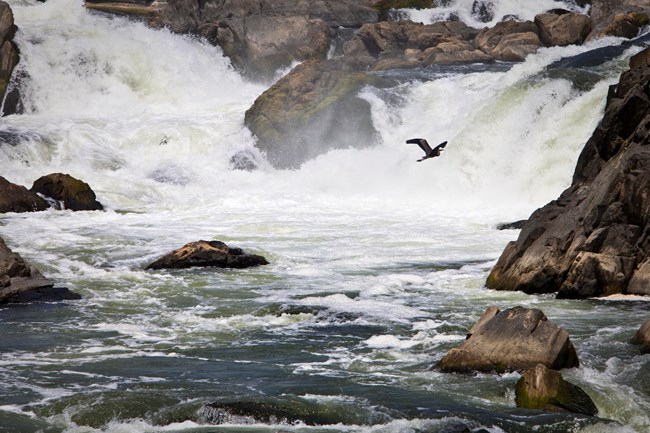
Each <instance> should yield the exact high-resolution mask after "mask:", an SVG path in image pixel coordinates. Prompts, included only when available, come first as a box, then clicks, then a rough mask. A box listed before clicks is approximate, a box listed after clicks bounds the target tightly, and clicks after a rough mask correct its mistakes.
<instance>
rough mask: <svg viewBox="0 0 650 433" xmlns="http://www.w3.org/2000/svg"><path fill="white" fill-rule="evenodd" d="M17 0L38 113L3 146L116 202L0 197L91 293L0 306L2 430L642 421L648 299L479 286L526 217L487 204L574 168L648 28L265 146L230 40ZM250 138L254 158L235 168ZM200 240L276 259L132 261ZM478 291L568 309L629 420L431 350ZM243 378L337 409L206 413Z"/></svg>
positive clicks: (405, 92) (243, 385) (404, 428)
mask: <svg viewBox="0 0 650 433" xmlns="http://www.w3.org/2000/svg"><path fill="white" fill-rule="evenodd" d="M470 3H471V2H470ZM10 4H11V6H12V8H13V10H14V14H15V20H16V23H17V25H18V26H19V29H20V30H19V32H18V34H17V36H16V40H17V43H18V44H19V46H20V49H21V63H20V66H19V67H20V69H21V71H22V72H24V73H25V74H27V76H28V77H29V79H28V80H27V82H26V85H25V88H24V91H23V93H24V97H25V103H26V112H25V113H24V114H21V115H12V116H8V117H5V118H3V119H2V122H0V131H4V132H9V133H11V134H12V136H17V137H19V138H20V139H19V143H17V144H15V145H6V144H3V145H2V146H0V175H2V176H4V177H6V178H7V179H8V180H10V181H12V182H14V183H18V184H23V185H25V186H28V187H29V186H31V183H32V182H33V181H34V180H35V179H37V178H38V177H40V176H42V175H44V174H47V173H51V172H64V173H69V174H71V175H73V176H75V177H77V178H80V179H83V180H84V181H86V182H88V183H89V184H90V185H91V187H92V188H93V189H94V190H95V192H96V193H97V197H98V200H99V201H101V202H102V203H103V204H104V205H105V207H106V208H107V210H106V211H105V212H78V213H73V212H69V211H53V210H50V211H46V212H39V213H34V214H7V215H3V216H2V218H0V235H1V236H2V237H3V238H4V239H5V240H6V241H7V243H8V244H9V245H10V246H11V248H13V249H14V251H17V252H19V253H20V254H21V255H23V256H24V257H25V258H27V259H28V260H30V261H31V262H32V263H34V264H35V265H36V266H37V267H38V268H39V269H40V270H41V271H42V272H43V273H44V274H45V275H47V276H48V277H50V278H52V279H54V280H56V281H57V282H58V283H59V284H61V285H65V286H67V287H69V288H71V289H73V290H74V291H77V292H79V293H81V294H82V295H83V299H82V300H81V301H77V302H72V303H69V304H62V305H46V306H28V307H25V308H10V309H2V310H0V323H1V324H2V327H3V330H4V334H3V336H1V337H0V341H2V344H1V345H0V346H1V347H2V348H1V349H0V353H2V357H1V358H0V379H2V380H0V395H1V396H4V397H0V421H2V422H0V426H1V425H4V426H5V427H4V428H5V429H6V430H7V431H11V432H14V431H15V432H21V433H22V432H28V431H47V432H50V431H52V432H59V431H61V432H70V433H82V432H83V433H87V432H110V433H118V432H152V431H169V432H181V431H182V432H187V431H191V432H203V431H232V432H236V431H264V432H266V431H269V432H270V431H277V430H291V431H296V432H298V431H300V432H303V431H309V432H320V431H354V432H391V433H392V432H410V431H432V432H437V431H443V432H444V431H449V430H450V429H451V427H453V425H454V423H457V422H464V423H467V424H468V425H470V426H471V428H473V429H476V428H479V427H485V428H487V429H488V431H490V432H493V433H496V432H526V433H530V432H533V431H535V432H538V431H542V432H554V431H568V430H573V431H577V432H581V433H600V432H620V431H623V432H630V433H641V432H643V431H646V430H647V428H648V427H649V426H650V420H649V418H648V416H647V413H648V411H649V410H650V400H648V397H647V392H646V391H645V390H646V389H647V378H646V377H645V373H644V372H645V371H647V361H646V360H645V359H644V358H643V357H641V356H638V355H637V354H636V352H634V350H635V349H634V348H632V347H629V345H627V344H625V343H624V341H625V339H626V338H627V337H626V336H627V334H629V333H631V332H632V331H633V329H634V327H635V326H636V327H638V323H637V322H639V323H640V321H639V317H641V316H642V313H643V311H645V309H646V308H647V307H646V305H647V304H646V303H645V302H643V301H639V300H632V301H630V300H626V301H555V300H554V299H552V298H550V297H545V296H540V297H537V296H527V295H524V294H521V293H502V292H493V291H488V290H486V289H485V288H484V281H485V278H486V275H487V272H488V271H489V269H490V267H491V266H492V265H493V263H494V261H495V260H496V259H497V258H498V256H499V254H500V253H501V251H502V250H503V248H504V246H505V245H506V244H507V242H508V241H510V240H512V239H513V238H514V237H515V236H516V235H517V232H516V231H497V230H495V228H494V227H495V224H496V223H499V222H505V221H513V220H516V219H520V218H525V217H527V216H528V215H529V214H530V212H531V211H532V210H534V209H535V208H537V207H539V206H541V205H543V204H545V203H546V202H548V201H549V200H552V199H554V198H556V197H557V196H558V195H559V193H560V192H561V191H562V190H563V189H564V188H566V187H567V186H568V185H569V184H570V181H571V176H572V173H573V168H574V165H575V162H576V159H577V157H578V154H579V152H580V150H581V148H582V147H583V145H584V143H585V142H586V140H587V139H588V138H589V136H590V134H591V132H592V131H593V129H594V127H595V126H596V125H597V123H598V121H599V119H600V118H601V116H602V111H603V107H604V102H605V97H606V94H607V90H608V86H609V85H611V84H613V83H615V82H616V81H617V79H618V75H619V74H620V72H621V70H623V68H624V67H625V63H626V59H627V58H628V57H629V56H630V55H631V54H632V53H633V52H634V50H635V49H631V50H630V51H628V52H627V53H625V54H624V55H623V56H622V57H621V58H619V59H615V60H614V61H612V62H609V63H608V64H607V66H606V67H605V68H603V69H602V70H600V71H597V72H598V74H599V76H598V77H599V78H598V80H596V81H597V82H596V83H595V84H594V85H593V86H590V87H588V88H587V89H585V88H583V87H580V86H575V85H574V84H573V83H572V81H571V80H570V79H569V78H566V77H562V76H560V77H553V76H551V75H549V74H548V73H547V70H548V69H547V66H548V65H550V64H551V63H553V62H554V61H556V60H558V59H560V58H562V57H567V56H571V55H575V54H578V53H580V52H583V51H584V50H586V49H590V48H595V47H598V46H603V45H606V44H610V43H615V42H616V41H614V40H600V41H597V42H592V43H591V44H590V45H588V46H587V47H565V48H545V49H541V50H540V51H539V53H537V54H535V55H533V56H530V57H529V58H528V59H527V60H526V62H524V63H521V64H517V65H507V64H505V65H504V64H500V65H497V67H494V68H487V70H480V71H479V70H474V69H472V68H466V69H461V70H438V71H425V73H426V74H429V75H428V78H427V79H426V80H422V79H421V78H420V79H418V78H416V77H415V76H413V77H408V76H407V77H406V78H405V79H404V80H402V82H403V84H401V85H399V86H397V87H395V88H393V89H376V88H372V87H368V88H365V89H363V90H362V91H361V92H360V94H359V97H361V98H364V99H365V100H367V101H368V102H369V103H370V104H371V107H372V121H373V124H374V125H375V128H376V129H377V133H378V143H377V145H376V146H374V147H370V148H364V149H342V150H335V151H330V152H327V153H325V154H323V155H321V156H319V157H317V158H315V159H313V160H311V161H308V162H306V163H305V164H304V165H303V166H302V167H300V169H297V170H276V169H274V168H273V167H271V166H270V165H269V164H267V163H266V162H265V160H264V155H262V154H260V153H259V152H258V151H257V150H256V148H255V138H254V137H253V136H252V135H251V134H250V132H249V131H248V130H247V128H246V127H245V126H244V124H243V119H244V113H245V111H246V110H247V109H248V108H249V107H250V106H251V105H252V103H253V102H254V100H255V98H256V97H257V96H259V95H260V94H261V93H262V92H263V91H264V90H265V89H266V88H267V86H268V83H256V82H251V81H248V80H246V79H244V78H242V77H241V76H240V75H239V74H238V73H237V72H236V71H235V70H234V69H233V68H232V67H231V65H230V63H229V61H228V59H227V58H225V57H224V56H223V54H222V52H221V50H220V49H219V48H217V47H213V46H211V45H209V44H207V43H205V41H201V40H197V39H194V38H190V37H185V36H180V35H174V34H171V33H170V32H168V31H166V30H152V29H149V28H147V27H146V26H144V25H143V24H141V23H137V22H132V21H129V20H127V19H124V18H120V17H107V16H104V15H101V14H95V13H89V12H88V11H86V10H84V8H83V7H82V6H81V4H80V2H79V1H76V0H48V1H47V2H45V3H39V2H36V1H31V0H28V1H22V0H21V1H17V0H12V1H11V2H10ZM550 4H551V3H549V2H540V3H539V4H537V3H535V4H534V5H531V2H520V1H514V0H513V1H507V2H506V1H504V2H500V3H499V6H498V8H499V9H498V13H497V15H499V16H501V15H505V14H507V13H518V14H520V15H522V16H524V17H529V16H534V14H535V13H537V12H540V11H541V10H543V9H544V8H546V7H547V6H549V5H550ZM552 4H553V5H555V2H552ZM465 6H467V5H465V2H464V0H463V1H459V2H456V3H455V6H454V7H455V8H457V9H463V10H465V9H466V7H465ZM438 12H445V11H444V10H443V11H438ZM409 13H412V14H416V12H414V11H410V12H409ZM445 13H446V12H445ZM413 16H415V15H413ZM495 19H497V18H495ZM468 20H469V18H468ZM415 136H421V137H425V138H427V139H428V140H429V142H431V143H434V142H441V141H444V140H447V141H448V142H449V144H448V146H447V148H446V151H445V152H444V153H443V155H442V156H441V157H440V158H436V159H434V160H429V161H425V162H422V163H416V162H415V161H416V160H417V159H418V158H419V157H420V156H421V155H420V154H421V150H420V149H419V148H418V147H417V146H414V145H408V144H406V143H405V140H406V139H408V138H412V137H415ZM240 151H246V152H250V153H251V154H252V155H253V156H254V157H255V159H256V161H257V162H258V163H259V169H258V170H255V171H252V172H247V171H238V170H232V169H231V167H230V163H229V161H230V158H231V157H232V156H233V155H234V154H236V153H237V152H240ZM198 239H207V240H210V239H219V240H222V241H225V242H227V243H228V244H231V245H234V246H239V247H243V248H244V249H246V250H248V251H251V252H255V253H259V254H263V255H264V256H266V257H267V258H268V259H269V261H270V262H271V264H270V265H269V266H266V267H260V268H256V269H251V270H246V271H218V272H214V271H210V270H197V271H180V272H151V271H145V270H144V267H145V266H146V264H148V263H149V262H151V261H153V260H155V259H156V258H158V257H159V256H160V255H161V254H162V253H165V252H167V251H169V250H171V249H174V248H178V247H180V246H181V245H183V244H184V243H186V242H190V241H195V240H198ZM489 305H499V306H500V307H503V308H507V307H509V306H514V305H523V306H528V307H536V308H541V309H542V310H543V311H544V312H545V314H546V315H547V316H548V317H549V318H551V319H553V320H555V321H557V322H558V323H559V324H560V325H562V326H565V327H566V328H567V329H568V330H569V332H570V335H571V337H572V340H573V341H574V344H575V345H576V347H577V348H578V352H579V354H580V356H581V362H582V367H581V368H580V369H576V370H575V371H572V372H569V373H568V376H569V377H570V379H572V380H573V381H574V382H576V383H578V384H580V385H581V386H583V387H585V388H586V389H587V390H588V391H589V392H591V393H592V394H594V395H596V397H595V400H596V404H597V405H598V406H599V408H600V409H601V416H603V418H610V419H613V420H615V421H616V422H618V423H619V424H613V425H612V424H609V423H608V422H604V421H603V422H594V421H593V420H585V419H582V418H580V417H577V418H574V417H573V416H570V415H568V416H567V415H557V416H548V417H546V416H542V415H538V414H531V413H528V412H525V413H523V412H516V411H515V409H513V407H514V398H513V395H512V387H513V385H514V382H515V381H516V380H517V378H518V375H517V373H513V374H509V375H503V376H496V375H479V376H478V377H472V378H466V377H460V376H456V375H445V374H442V373H439V372H436V371H431V370H430V367H431V365H433V364H434V363H435V361H436V360H437V359H440V357H442V355H443V354H444V353H445V351H446V350H448V349H449V348H451V347H453V346H454V345H456V344H458V342H460V341H462V339H463V338H464V335H465V333H466V330H467V328H468V327H469V326H471V325H472V324H473V323H474V321H475V320H476V319H477V318H478V317H479V316H480V314H481V313H482V312H483V310H484V309H485V308H486V307H487V306H489ZM596 307H597V308H598V311H599V314H598V315H597V317H594V314H593V308H596ZM613 324H615V325H613ZM251 398H258V399H269V401H277V400H282V399H286V398H297V399H301V401H307V402H310V403H314V402H315V404H317V405H320V406H322V407H331V408H336V410H335V412H341V414H342V415H341V416H342V418H341V421H340V422H339V423H337V424H336V425H332V426H326V427H322V428H314V427H309V426H305V425H298V426H286V425H280V426H266V425H259V424H258V425H253V426H248V425H243V424H241V423H237V422H235V423H231V424H228V425H226V426H219V427H217V426H213V425H211V424H210V422H209V420H208V418H207V417H206V414H205V409H204V405H205V404H208V403H211V402H213V401H217V400H220V399H240V400H246V399H251ZM343 409H345V410H343ZM348 412H350V413H348ZM343 415H345V416H347V418H346V417H344V416H343ZM445 429H447V430H445ZM0 430H2V427H0Z"/></svg>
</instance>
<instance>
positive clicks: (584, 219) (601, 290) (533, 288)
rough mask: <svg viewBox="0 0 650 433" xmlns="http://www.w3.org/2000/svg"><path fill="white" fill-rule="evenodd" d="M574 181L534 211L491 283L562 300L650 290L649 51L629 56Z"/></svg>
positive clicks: (506, 253) (506, 288) (504, 288)
mask: <svg viewBox="0 0 650 433" xmlns="http://www.w3.org/2000/svg"><path fill="white" fill-rule="evenodd" d="M630 66H631V68H630V69H629V70H628V71H626V72H624V73H623V74H622V75H621V78H620V81H619V84H618V85H616V86H613V87H612V88H611V91H610V93H609V96H608V99H607V105H606V107H605V114H604V116H603V119H602V121H601V122H600V124H599V125H598V126H597V127H596V130H595V131H594V133H593V135H592V136H591V138H590V139H589V141H588V142H587V144H586V145H585V147H584V149H583V151H582V152H581V154H580V156H579V158H578V162H577V165H576V170H575V173H574V176H573V182H572V185H571V186H570V187H569V188H568V189H566V190H565V191H564V192H563V193H562V194H561V196H560V197H559V198H558V199H557V200H554V201H552V202H551V203H549V204H547V205H546V206H544V207H543V208H541V209H538V210H537V211H535V212H534V213H533V214H532V215H531V217H530V218H529V220H528V221H527V222H526V224H525V225H524V227H523V228H522V230H521V233H520V234H519V238H518V239H517V240H516V241H515V242H511V243H509V244H508V245H507V246H506V248H505V250H504V252H503V253H502V255H501V257H500V258H499V260H498V261H497V263H496V265H495V266H494V268H493V269H492V272H491V273H490V275H489V277H488V279H487V286H488V288H491V289H496V290H521V291H524V292H526V293H551V292H558V295H557V296H558V297H559V298H586V297H593V296H607V295H611V294H615V293H624V294H640V295H650V146H648V144H650V96H649V95H650V92H649V91H648V85H649V84H650V49H646V50H644V51H642V52H641V53H639V54H637V55H636V56H634V57H633V58H632V59H631V60H630Z"/></svg>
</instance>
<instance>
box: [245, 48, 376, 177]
mask: <svg viewBox="0 0 650 433" xmlns="http://www.w3.org/2000/svg"><path fill="white" fill-rule="evenodd" d="M373 82H377V78H375V77H372V76H370V75H368V74H367V73H365V72H362V71H360V70H359V67H358V66H357V65H355V64H353V63H350V62H347V61H345V60H344V59H341V58H339V59H333V60H329V61H319V60H312V61H308V62H304V63H302V64H301V65H299V66H298V67H296V68H294V70H293V71H292V72H291V73H290V74H288V75H286V76H285V77H283V78H282V79H280V80H279V81H278V82H277V83H276V84H275V85H273V86H272V87H271V88H269V89H268V90H267V91H265V92H264V93H263V94H262V95H261V96H260V97H258V98H257V100H256V101H255V103H254V104H253V106H252V107H251V108H250V109H249V110H248V111H246V116H245V123H246V126H248V128H249V129H250V130H251V131H252V132H253V133H254V134H255V135H256V136H257V139H258V141H257V146H258V148H259V149H260V150H261V151H262V152H264V153H265V154H266V157H267V159H268V161H269V162H270V163H271V164H273V165H274V166H276V167H280V168H295V167H298V166H299V165H300V164H302V163H303V162H304V161H306V160H308V159H311V158H313V157H315V156H317V155H319V154H321V153H324V152H326V151H327V150H329V149H333V148H340V147H348V146H359V145H364V144H365V145H368V144H369V143H372V139H373V134H374V132H375V130H374V128H373V126H372V123H371V120H370V104H369V103H368V102H367V101H364V100H362V99H360V98H358V97H357V96H356V95H357V93H358V91H359V90H360V89H361V88H362V87H363V86H364V85H366V84H369V83H373Z"/></svg>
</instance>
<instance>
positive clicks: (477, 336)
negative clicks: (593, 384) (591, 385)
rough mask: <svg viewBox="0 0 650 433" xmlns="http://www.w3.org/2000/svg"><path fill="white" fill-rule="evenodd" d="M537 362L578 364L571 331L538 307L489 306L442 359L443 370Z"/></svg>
mask: <svg viewBox="0 0 650 433" xmlns="http://www.w3.org/2000/svg"><path fill="white" fill-rule="evenodd" d="M537 364H543V365H545V366H547V367H548V368H553V369H560V368H571V367H577V366H578V355H577V354H576V350H575V348H574V347H573V344H572V343H571V340H570V339H569V334H568V332H567V331H566V330H565V329H564V328H560V327H558V326H557V325H555V324H554V323H553V322H551V321H549V320H548V319H547V318H546V316H545V315H544V313H542V312H541V311H540V310H538V309H527V308H522V307H515V308H510V309H507V310H504V311H500V310H499V309H498V308H496V307H490V308H488V309H487V310H486V311H485V313H484V315H483V317H481V319H480V320H479V322H478V323H477V324H476V325H475V326H474V327H473V328H472V329H471V331H470V335H469V336H468V338H467V340H466V341H465V342H464V343H463V344H462V345H461V346H459V347H457V348H453V349H451V350H450V351H449V352H448V353H447V354H446V355H445V356H444V357H443V358H442V360H441V361H440V363H439V364H438V367H440V368H441V369H442V370H443V371H457V372H470V371H496V372H505V371H513V370H524V369H527V368H531V367H533V366H535V365H537Z"/></svg>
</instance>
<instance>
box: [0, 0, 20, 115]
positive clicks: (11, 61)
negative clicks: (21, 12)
mask: <svg viewBox="0 0 650 433" xmlns="http://www.w3.org/2000/svg"><path fill="white" fill-rule="evenodd" d="M15 34H16V25H15V24H14V14H13V11H12V10H11V7H10V6H9V4H7V3H6V2H4V1H0V101H3V100H4V97H5V93H6V92H7V88H8V86H9V81H10V80H11V75H12V73H13V70H14V68H15V67H16V65H17V64H18V60H19V57H18V48H17V47H16V44H15V43H14V41H13V39H14V35H15ZM3 114H11V113H8V112H7V111H6V110H3Z"/></svg>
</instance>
